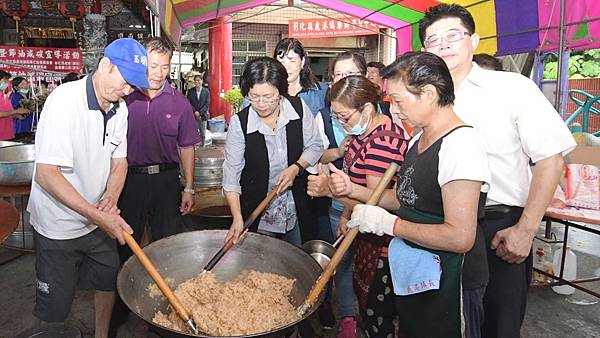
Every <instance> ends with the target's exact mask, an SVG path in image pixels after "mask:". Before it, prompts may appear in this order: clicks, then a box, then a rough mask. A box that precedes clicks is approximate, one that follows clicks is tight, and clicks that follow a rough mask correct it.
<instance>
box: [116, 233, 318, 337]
mask: <svg viewBox="0 0 600 338" xmlns="http://www.w3.org/2000/svg"><path fill="white" fill-rule="evenodd" d="M226 233H227V231H226V230H202V231H192V232H185V233H181V234H178V235H175V236H170V237H167V238H163V239H161V240H159V241H156V242H154V243H152V244H150V245H148V246H146V247H145V248H144V252H145V253H146V255H147V256H148V258H149V259H150V260H151V261H152V262H153V263H154V265H155V266H156V268H157V269H158V270H159V272H160V273H161V275H162V276H163V277H164V278H172V279H174V281H175V285H179V284H180V283H182V282H184V281H186V280H188V279H190V278H192V277H195V276H197V275H198V274H199V273H200V272H201V271H202V267H203V266H204V265H206V263H207V262H208V261H209V260H210V259H211V257H212V256H213V255H214V254H215V253H216V252H217V251H219V249H220V248H221V246H222V245H223V239H224V238H225V235H226ZM245 269H252V270H256V271H260V272H270V273H276V274H279V275H282V276H286V277H291V278H294V279H295V280H296V282H295V283H294V288H293V290H292V295H291V299H290V300H291V303H292V305H294V307H298V306H300V305H302V304H303V302H304V300H305V299H306V297H307V295H308V294H309V292H310V289H311V287H312V286H313V284H314V283H315V281H316V280H317V278H318V277H319V275H320V274H321V273H322V269H321V267H320V266H319V264H317V262H316V261H315V260H314V259H312V258H311V257H310V255H309V254H307V253H305V252H304V251H302V250H301V249H300V248H297V247H295V246H293V245H291V244H289V243H286V242H284V241H281V240H278V239H275V238H271V237H267V236H264V235H259V234H256V233H248V234H247V235H246V238H245V239H244V241H243V242H241V243H238V244H237V245H235V246H234V247H232V248H231V250H230V251H229V252H227V254H226V255H225V256H224V257H223V259H222V260H221V261H220V262H219V264H217V266H215V267H214V269H213V270H212V272H213V273H214V274H215V275H216V277H217V279H218V280H219V281H222V282H226V281H228V280H230V279H233V278H235V277H236V276H237V275H238V274H239V273H240V272H241V271H242V270H245ZM151 283H153V282H152V279H151V278H150V276H149V275H148V273H147V272H146V271H145V270H144V268H143V267H142V265H141V264H140V262H139V261H138V259H137V258H136V257H135V256H132V257H131V258H129V259H128V260H127V261H126V262H125V264H124V265H123V268H122V269H121V271H120V272H119V276H118V278H117V289H118V291H119V295H120V296H121V298H122V299H123V301H124V302H125V304H126V305H127V306H128V307H129V308H130V309H131V311H133V312H134V313H135V314H137V315H138V316H139V317H141V318H142V319H144V320H145V321H147V322H148V323H150V324H152V325H154V326H155V327H156V328H158V329H159V331H161V332H160V333H161V335H162V336H163V337H208V336H204V335H190V334H185V333H181V332H178V331H174V330H171V329H168V328H165V327H163V326H160V325H157V324H154V323H153V322H152V318H153V317H154V314H155V313H156V311H157V310H161V311H162V312H163V313H165V312H166V310H167V305H168V303H167V300H166V299H164V298H163V297H155V298H152V297H151V296H150V295H149V292H148V285H150V284H151ZM322 300H323V296H322V297H321V298H319V301H318V304H316V306H313V307H312V309H311V310H310V311H309V312H308V313H305V314H304V316H303V317H302V318H300V319H299V320H297V321H295V322H292V323H288V324H287V325H285V326H284V327H280V328H277V329H274V330H272V331H269V332H262V333H259V334H255V335H249V336H245V337H281V336H283V335H284V334H286V333H289V332H291V331H293V330H294V328H295V326H296V324H298V323H299V322H300V321H302V320H304V319H306V318H307V317H308V316H309V315H311V314H312V312H313V311H314V309H316V308H318V307H319V305H320V303H321V302H322ZM241 316H243V314H242V313H240V317H241Z"/></svg>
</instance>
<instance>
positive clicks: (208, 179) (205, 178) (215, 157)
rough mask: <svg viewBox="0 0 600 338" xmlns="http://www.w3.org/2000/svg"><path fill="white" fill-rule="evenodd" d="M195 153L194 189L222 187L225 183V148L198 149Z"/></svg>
mask: <svg viewBox="0 0 600 338" xmlns="http://www.w3.org/2000/svg"><path fill="white" fill-rule="evenodd" d="M195 153H196V156H195V157H196V160H195V163H194V187H196V188H201V187H220V186H221V184H222V182H223V162H224V161H225V148H224V147H223V146H215V145H211V146H207V147H197V148H196V151H195Z"/></svg>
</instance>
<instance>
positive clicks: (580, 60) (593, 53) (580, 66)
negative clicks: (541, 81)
mask: <svg viewBox="0 0 600 338" xmlns="http://www.w3.org/2000/svg"><path fill="white" fill-rule="evenodd" d="M557 74H558V58H557V57H556V56H555V55H551V56H549V57H548V58H547V59H546V64H545V65H544V78H545V79H556V78H557ZM598 77H600V49H590V50H587V51H582V52H574V53H572V54H571V57H570V58H569V78H570V79H586V78H598Z"/></svg>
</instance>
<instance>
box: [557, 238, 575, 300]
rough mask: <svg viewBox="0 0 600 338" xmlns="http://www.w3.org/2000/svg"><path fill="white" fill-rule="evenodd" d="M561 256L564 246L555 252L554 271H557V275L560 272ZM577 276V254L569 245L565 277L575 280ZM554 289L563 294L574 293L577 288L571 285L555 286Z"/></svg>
mask: <svg viewBox="0 0 600 338" xmlns="http://www.w3.org/2000/svg"><path fill="white" fill-rule="evenodd" d="M561 257H562V248H559V249H558V250H556V252H555V253H554V260H553V265H554V271H555V275H557V276H558V275H559V274H560V261H561ZM576 278H577V256H576V255H575V253H574V252H573V250H571V247H570V246H568V245H567V251H566V257H565V266H564V270H563V279H565V280H568V281H572V280H575V279H576ZM552 290H554V292H556V293H558V294H561V295H572V294H573V293H574V292H575V288H574V287H572V286H570V285H559V286H553V287H552Z"/></svg>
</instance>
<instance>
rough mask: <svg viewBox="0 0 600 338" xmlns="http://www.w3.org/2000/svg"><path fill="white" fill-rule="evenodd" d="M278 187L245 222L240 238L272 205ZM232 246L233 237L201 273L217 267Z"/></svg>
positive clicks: (274, 188)
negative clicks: (270, 204)
mask: <svg viewBox="0 0 600 338" xmlns="http://www.w3.org/2000/svg"><path fill="white" fill-rule="evenodd" d="M277 187H278V186H274V187H273V190H271V192H270V193H269V194H267V196H266V197H265V198H264V199H263V200H262V201H261V202H260V204H259V205H258V206H257V207H256V209H254V211H252V213H251V214H250V216H249V217H248V219H247V220H246V221H245V222H244V228H243V230H242V234H241V235H240V237H242V236H244V235H245V234H246V232H248V229H250V226H251V225H252V223H254V221H255V220H256V219H257V218H258V216H260V215H261V214H262V213H263V211H264V210H265V209H266V208H267V206H268V205H269V203H271V201H272V200H273V198H274V197H275V195H277ZM232 246H233V237H232V238H230V239H229V240H228V241H227V242H225V244H223V246H222V247H221V249H220V250H219V251H218V252H217V253H216V254H215V255H214V256H213V257H212V258H211V259H210V261H208V263H207V264H206V266H205V267H204V269H203V270H202V272H201V273H205V272H207V271H210V270H212V269H213V268H214V267H215V265H217V263H219V261H220V260H221V258H223V256H224V255H225V253H227V251H229V249H231V247H232Z"/></svg>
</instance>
